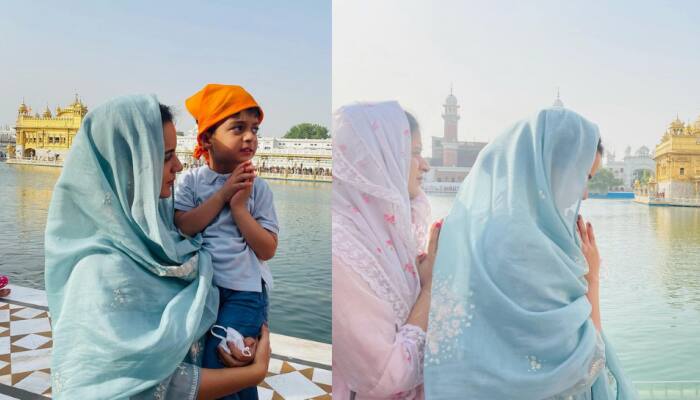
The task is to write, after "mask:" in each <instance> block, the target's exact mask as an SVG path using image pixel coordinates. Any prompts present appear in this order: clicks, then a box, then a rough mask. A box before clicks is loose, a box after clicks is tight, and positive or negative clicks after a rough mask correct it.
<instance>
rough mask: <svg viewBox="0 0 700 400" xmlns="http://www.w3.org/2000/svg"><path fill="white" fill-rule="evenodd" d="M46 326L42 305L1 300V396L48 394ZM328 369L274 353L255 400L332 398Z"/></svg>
mask: <svg viewBox="0 0 700 400" xmlns="http://www.w3.org/2000/svg"><path fill="white" fill-rule="evenodd" d="M52 344H53V341H52V340H51V325H50V321H49V316H48V312H47V310H46V309H45V307H43V306H37V307H29V306H27V305H19V304H14V303H8V302H4V301H0V400H6V399H36V398H50V397H51V385H50V384H51V379H50V377H51V371H50V369H49V367H50V365H51V346H52ZM331 391H332V390H331V371H330V367H322V366H317V365H314V366H312V365H305V364H303V361H300V362H293V361H288V360H285V359H283V357H277V356H275V355H273V358H272V359H271V360H270V367H269V369H268V374H267V377H266V378H265V380H264V381H263V382H262V383H261V384H260V385H259V386H258V394H259V397H260V400H291V399H318V400H320V399H331Z"/></svg>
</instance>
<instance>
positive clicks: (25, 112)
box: [18, 100, 29, 114]
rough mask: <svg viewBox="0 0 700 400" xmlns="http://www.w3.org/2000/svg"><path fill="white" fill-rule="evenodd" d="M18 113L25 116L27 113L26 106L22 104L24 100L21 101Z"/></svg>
mask: <svg viewBox="0 0 700 400" xmlns="http://www.w3.org/2000/svg"><path fill="white" fill-rule="evenodd" d="M18 112H19V113H20V114H27V113H28V112H29V108H28V107H27V105H26V104H24V100H22V104H20V105H19V110H18Z"/></svg>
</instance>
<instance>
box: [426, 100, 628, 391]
mask: <svg viewBox="0 0 700 400" xmlns="http://www.w3.org/2000/svg"><path fill="white" fill-rule="evenodd" d="M597 150H598V151H599V150H601V148H600V136H599V133H598V128H597V126H595V125H594V124H592V123H590V122H589V121H587V120H586V119H584V118H583V117H581V116H580V115H578V114H576V113H574V112H572V111H569V110H567V109H564V108H561V107H555V108H550V109H545V110H542V111H540V112H539V113H537V114H536V115H535V116H534V117H533V118H531V119H528V120H525V121H521V122H519V123H518V124H516V125H515V126H513V127H511V128H510V129H508V130H507V131H506V132H504V133H503V134H501V135H500V136H498V137H497V138H496V139H494V140H493V141H492V142H491V143H490V144H489V145H488V146H486V147H485V148H484V149H483V151H482V152H481V154H480V155H479V158H478V159H477V161H476V164H475V165H474V167H473V169H472V170H471V172H470V174H469V176H468V177H467V178H466V180H465V181H464V183H463V184H462V187H461V188H460V191H459V194H458V196H457V198H456V200H455V204H454V206H453V208H452V210H451V211H450V213H449V215H448V217H447V218H446V219H445V221H444V224H443V228H442V233H441V236H440V241H439V251H438V254H437V258H436V263H435V270H434V277H433V287H432V304H431V310H430V318H429V327H428V339H427V345H426V355H425V371H424V373H425V392H426V398H427V399H470V400H482V399H523V400H527V399H532V400H541V399H560V398H561V399H567V398H570V399H596V400H598V399H620V400H622V399H634V398H636V393H635V392H634V390H633V388H632V387H631V386H630V385H629V383H628V382H627V380H626V378H625V377H624V376H623V374H622V371H621V368H620V366H619V362H618V360H617V358H616V356H615V353H614V351H613V350H612V347H611V345H610V343H609V342H607V341H606V339H605V336H604V335H603V334H602V331H600V330H599V328H600V319H599V312H598V299H597V272H598V271H597V268H598V265H599V258H598V255H597V247H596V245H595V238H594V235H593V233H592V227H590V225H588V229H586V225H585V224H583V223H582V220H580V219H579V218H578V212H579V207H580V203H581V199H582V198H585V197H586V184H587V180H588V179H590V177H591V175H592V174H593V173H594V172H595V171H594V170H595V169H596V168H597V167H596V166H595V165H594V163H595V164H596V165H599V163H600V162H599V156H598V155H597V153H598V151H597ZM587 260H590V262H587ZM589 264H591V267H590V272H589V266H588V265H589ZM593 275H595V276H593ZM589 299H590V300H589Z"/></svg>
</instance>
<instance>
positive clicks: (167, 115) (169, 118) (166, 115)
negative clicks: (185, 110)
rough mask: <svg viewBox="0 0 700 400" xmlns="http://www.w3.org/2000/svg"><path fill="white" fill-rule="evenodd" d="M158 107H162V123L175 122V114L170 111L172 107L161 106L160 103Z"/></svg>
mask: <svg viewBox="0 0 700 400" xmlns="http://www.w3.org/2000/svg"><path fill="white" fill-rule="evenodd" d="M158 106H159V107H160V121H161V123H163V124H165V123H167V122H173V112H172V110H171V109H170V107H168V106H166V105H165V104H160V103H158Z"/></svg>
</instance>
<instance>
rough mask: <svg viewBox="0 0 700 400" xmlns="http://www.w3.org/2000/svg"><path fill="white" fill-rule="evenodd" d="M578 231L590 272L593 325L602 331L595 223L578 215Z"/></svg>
mask: <svg viewBox="0 0 700 400" xmlns="http://www.w3.org/2000/svg"><path fill="white" fill-rule="evenodd" d="M576 224H577V227H578V233H579V235H580V236H581V251H582V252H583V255H584V257H586V261H587V262H588V274H586V281H587V282H588V293H586V297H587V298H588V301H589V302H590V303H591V320H592V321H593V325H595V328H596V329H597V330H598V332H600V331H601V330H602V329H603V328H602V324H601V322H600V283H599V280H598V278H599V274H600V254H599V253H598V245H597V244H596V242H595V234H594V233H593V225H591V223H590V222H589V223H585V222H584V221H583V218H581V216H580V215H579V216H578V221H576Z"/></svg>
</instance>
